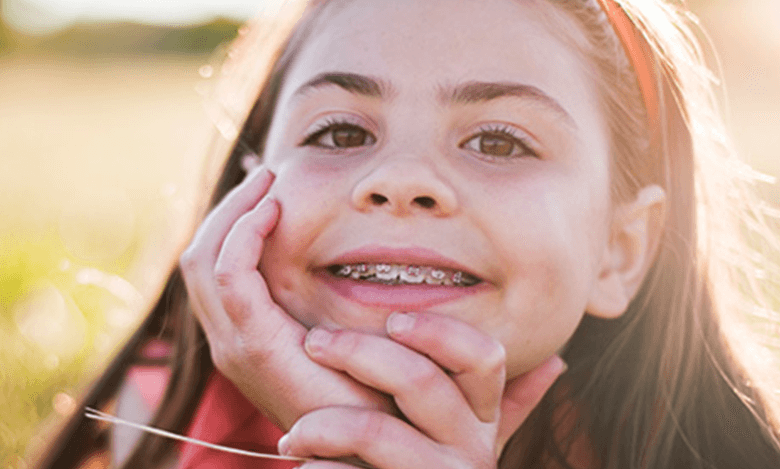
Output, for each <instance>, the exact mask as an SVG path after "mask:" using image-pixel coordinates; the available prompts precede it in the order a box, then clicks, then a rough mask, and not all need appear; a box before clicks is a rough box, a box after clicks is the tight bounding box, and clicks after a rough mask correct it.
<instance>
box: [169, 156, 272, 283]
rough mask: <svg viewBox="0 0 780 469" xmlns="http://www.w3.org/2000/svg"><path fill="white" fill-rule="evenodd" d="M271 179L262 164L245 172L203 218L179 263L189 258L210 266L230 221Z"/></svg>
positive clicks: (246, 208) (259, 195)
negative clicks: (243, 177) (244, 176)
mask: <svg viewBox="0 0 780 469" xmlns="http://www.w3.org/2000/svg"><path fill="white" fill-rule="evenodd" d="M273 180H274V175H273V173H271V172H270V171H269V170H268V169H265V168H263V169H260V170H258V171H256V172H253V173H250V174H248V175H247V177H246V179H244V180H243V181H242V182H241V184H239V185H238V186H236V187H235V188H233V189H232V190H231V191H230V192H229V193H228V194H227V195H226V196H225V197H224V198H223V199H222V201H221V202H220V203H219V204H218V205H217V206H216V207H215V208H214V210H212V211H211V213H209V214H208V216H206V219H205V220H203V223H202V224H201V226H200V228H198V230H197V232H196V233H195V236H194V237H193V240H192V242H191V243H190V245H189V247H188V248H187V249H186V250H185V251H184V254H182V257H183V258H184V260H183V262H182V263H183V264H188V263H189V262H187V261H188V260H192V261H201V262H199V264H200V263H203V264H207V265H208V267H209V268H210V267H211V264H213V262H214V260H216V257H217V254H218V253H219V249H220V248H221V246H222V241H223V240H224V239H225V236H226V235H227V233H228V231H230V228H231V227H232V226H233V223H235V222H236V220H238V218H239V217H241V215H243V214H244V213H246V212H248V211H249V210H251V209H252V207H254V206H256V205H257V203H258V202H259V201H260V199H261V198H262V197H264V196H265V194H266V193H267V192H268V189H269V188H270V187H271V184H272V183H273Z"/></svg>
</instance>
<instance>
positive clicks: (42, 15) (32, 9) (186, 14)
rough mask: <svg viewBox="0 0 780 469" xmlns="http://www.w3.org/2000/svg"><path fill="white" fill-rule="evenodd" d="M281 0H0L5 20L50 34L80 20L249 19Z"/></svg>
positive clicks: (174, 21)
mask: <svg viewBox="0 0 780 469" xmlns="http://www.w3.org/2000/svg"><path fill="white" fill-rule="evenodd" d="M278 1H279V0H0V8H1V10H0V11H1V12H2V15H3V18H4V20H5V22H6V23H7V24H8V25H9V26H11V27H13V28H14V29H17V30H19V31H21V32H24V33H28V34H50V33H54V32H57V31H59V30H61V29H63V28H66V27H68V26H69V25H71V24H73V23H74V22H76V21H137V22H141V23H150V24H164V25H172V26H179V25H189V24H197V23H202V22H205V21H208V20H209V19H211V18H214V17H215V16H226V17H229V18H234V19H238V20H245V19H248V18H250V17H252V16H254V15H255V14H257V13H258V12H259V11H261V10H262V9H263V7H265V6H267V5H269V4H273V3H276V2H278Z"/></svg>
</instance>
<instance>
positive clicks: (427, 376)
mask: <svg viewBox="0 0 780 469" xmlns="http://www.w3.org/2000/svg"><path fill="white" fill-rule="evenodd" d="M441 378H442V371H441V370H439V368H437V367H435V366H433V365H431V364H426V363H423V362H420V363H418V364H417V365H416V366H414V367H411V369H410V370H409V380H408V384H407V385H406V387H408V389H415V390H426V389H433V388H434V387H436V386H437V385H438V384H439V383H440V382H441Z"/></svg>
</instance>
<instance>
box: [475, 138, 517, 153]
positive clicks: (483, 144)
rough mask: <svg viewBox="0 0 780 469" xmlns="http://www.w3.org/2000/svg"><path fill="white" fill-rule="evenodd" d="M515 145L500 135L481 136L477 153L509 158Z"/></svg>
mask: <svg viewBox="0 0 780 469" xmlns="http://www.w3.org/2000/svg"><path fill="white" fill-rule="evenodd" d="M514 148H515V143H514V142H513V141H511V140H509V139H508V138H506V137H503V136H500V135H483V136H481V137H480V138H479V151H480V152H482V153H485V154H487V155H492V156H509V155H511V154H512V150H514Z"/></svg>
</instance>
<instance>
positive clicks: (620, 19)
mask: <svg viewBox="0 0 780 469" xmlns="http://www.w3.org/2000/svg"><path fill="white" fill-rule="evenodd" d="M598 1H599V3H600V4H601V7H602V8H603V9H604V12H605V13H606V14H607V18H609V21H610V23H612V26H613V28H614V29H615V33H616V34H617V36H618V37H619V38H620V42H622V43H623V48H624V49H625V51H626V55H628V60H629V61H630V62H631V64H632V65H633V67H634V73H635V74H636V79H637V82H638V84H639V91H640V92H641V93H642V98H643V100H644V102H645V108H646V109H647V118H648V120H649V121H650V128H651V131H652V132H653V133H654V134H655V133H657V132H658V131H659V130H660V122H661V111H660V104H659V93H658V87H657V82H656V78H655V70H654V69H655V61H654V60H653V52H652V50H651V49H650V44H648V42H647V40H645V38H644V37H643V36H642V34H641V33H640V32H639V30H637V28H636V26H635V25H634V22H633V21H631V18H629V16H628V15H627V14H626V12H625V10H624V9H623V7H622V6H620V4H619V3H618V2H617V1H616V0H598Z"/></svg>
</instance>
